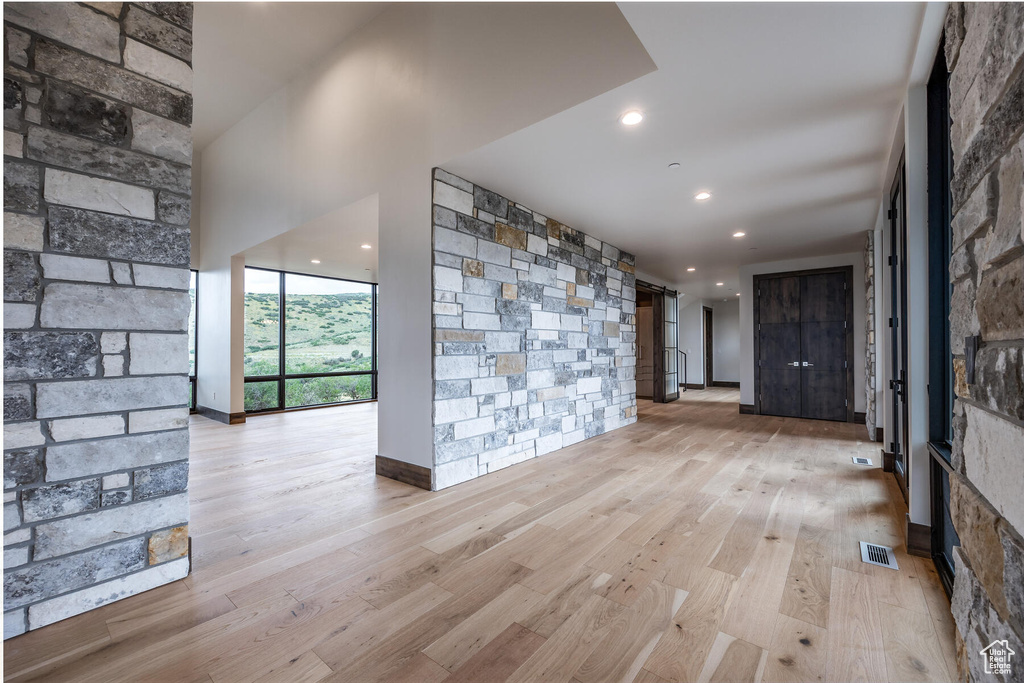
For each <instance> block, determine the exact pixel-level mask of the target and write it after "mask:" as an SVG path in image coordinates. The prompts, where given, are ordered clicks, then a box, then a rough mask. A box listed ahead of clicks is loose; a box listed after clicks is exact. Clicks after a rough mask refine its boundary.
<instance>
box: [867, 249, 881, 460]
mask: <svg viewBox="0 0 1024 683" xmlns="http://www.w3.org/2000/svg"><path fill="white" fill-rule="evenodd" d="M864 296H865V303H864V312H865V320H864V342H865V343H864V407H865V419H864V422H865V423H866V424H867V428H868V438H869V439H871V440H872V441H877V439H876V438H875V436H876V432H877V431H878V430H877V426H876V421H877V416H876V413H875V410H876V406H875V403H876V396H875V377H876V375H875V372H876V367H875V233H873V232H871V231H870V230H869V231H868V234H867V239H866V240H865V241H864Z"/></svg>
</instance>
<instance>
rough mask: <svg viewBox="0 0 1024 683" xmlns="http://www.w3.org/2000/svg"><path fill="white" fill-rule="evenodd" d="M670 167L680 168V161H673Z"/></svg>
mask: <svg viewBox="0 0 1024 683" xmlns="http://www.w3.org/2000/svg"><path fill="white" fill-rule="evenodd" d="M668 167H669V168H679V162H678V161H673V162H672V163H671V164H669V165H668Z"/></svg>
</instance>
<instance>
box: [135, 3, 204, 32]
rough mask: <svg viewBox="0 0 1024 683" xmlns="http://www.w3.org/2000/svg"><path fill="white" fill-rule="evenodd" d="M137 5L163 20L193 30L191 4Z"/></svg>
mask: <svg viewBox="0 0 1024 683" xmlns="http://www.w3.org/2000/svg"><path fill="white" fill-rule="evenodd" d="M136 4H137V5H138V6H139V7H143V8H145V9H147V10H149V11H150V12H152V13H153V14H155V15H157V16H158V17H160V18H162V19H166V20H167V21H169V22H171V23H174V24H177V25H178V26H181V27H182V28H185V29H188V30H189V31H191V30H192V3H191V2H139V3H136Z"/></svg>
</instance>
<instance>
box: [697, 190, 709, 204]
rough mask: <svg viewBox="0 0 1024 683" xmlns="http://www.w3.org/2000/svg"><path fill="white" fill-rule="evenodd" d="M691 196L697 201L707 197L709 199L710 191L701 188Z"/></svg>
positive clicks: (705, 199) (704, 199)
mask: <svg viewBox="0 0 1024 683" xmlns="http://www.w3.org/2000/svg"><path fill="white" fill-rule="evenodd" d="M693 198H694V199H696V200H697V201H698V202H703V201H707V200H708V199H711V193H710V192H708V191H707V190H701V191H700V192H698V193H697V194H695V195H693Z"/></svg>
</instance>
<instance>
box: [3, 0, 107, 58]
mask: <svg viewBox="0 0 1024 683" xmlns="http://www.w3.org/2000/svg"><path fill="white" fill-rule="evenodd" d="M4 21H5V22H10V23H13V24H15V25H17V26H21V27H23V28H27V29H28V30H30V31H33V32H35V33H39V34H41V35H44V36H46V37H48V38H54V39H56V40H59V41H60V42H62V43H64V44H66V45H70V46H72V47H74V48H77V49H79V50H82V51H83V52H88V53H89V54H92V55H96V56H97V57H100V58H102V59H104V60H106V61H108V62H119V61H120V60H121V45H120V38H121V28H120V26H119V25H118V23H117V22H116V21H114V20H113V19H111V18H110V17H108V16H104V15H102V14H97V13H96V12H93V11H92V10H90V9H88V8H87V7H83V6H82V5H79V4H77V3H72V2H61V3H50V2H19V3H14V4H12V5H10V6H9V7H5V8H4Z"/></svg>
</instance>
